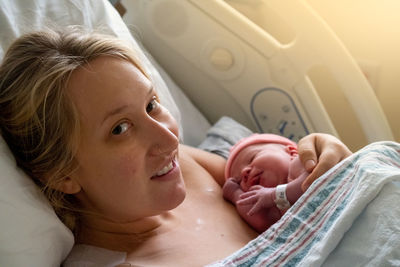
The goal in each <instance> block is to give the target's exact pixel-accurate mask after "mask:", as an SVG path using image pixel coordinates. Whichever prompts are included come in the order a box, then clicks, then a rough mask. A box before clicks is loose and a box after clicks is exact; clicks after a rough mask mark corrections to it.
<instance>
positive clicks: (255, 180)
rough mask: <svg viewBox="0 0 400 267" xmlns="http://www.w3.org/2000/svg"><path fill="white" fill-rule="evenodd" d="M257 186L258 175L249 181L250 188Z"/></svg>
mask: <svg viewBox="0 0 400 267" xmlns="http://www.w3.org/2000/svg"><path fill="white" fill-rule="evenodd" d="M258 184H260V175H258V176H256V177H255V178H253V179H252V180H251V181H250V186H253V185H258Z"/></svg>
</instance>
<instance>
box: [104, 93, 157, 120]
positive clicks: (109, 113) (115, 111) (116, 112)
mask: <svg viewBox="0 0 400 267" xmlns="http://www.w3.org/2000/svg"><path fill="white" fill-rule="evenodd" d="M153 92H154V88H153V86H152V87H150V88H149V90H148V92H147V96H149V95H151V94H152V93H153ZM129 106H130V104H125V105H122V106H119V107H117V108H115V109H112V110H110V111H109V112H107V113H106V115H105V116H104V119H103V123H104V122H105V121H106V120H107V119H108V118H109V117H112V116H114V115H116V114H118V113H121V112H122V111H123V110H124V109H126V108H128V107H129Z"/></svg>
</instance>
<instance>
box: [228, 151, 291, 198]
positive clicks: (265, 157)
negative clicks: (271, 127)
mask: <svg viewBox="0 0 400 267" xmlns="http://www.w3.org/2000/svg"><path fill="white" fill-rule="evenodd" d="M291 158H292V156H291V155H290V152H289V149H288V147H287V146H285V145H281V144H274V143H260V144H254V145H250V146H248V147H246V148H244V149H243V150H241V151H240V152H239V154H238V155H237V156H236V158H235V159H234V161H233V163H232V166H231V174H232V177H234V178H237V179H240V180H241V182H240V186H241V188H242V189H243V190H244V191H247V190H249V188H250V187H251V186H253V185H262V186H264V187H275V186H277V185H279V184H282V183H286V182H287V178H288V172H289V164H290V161H291Z"/></svg>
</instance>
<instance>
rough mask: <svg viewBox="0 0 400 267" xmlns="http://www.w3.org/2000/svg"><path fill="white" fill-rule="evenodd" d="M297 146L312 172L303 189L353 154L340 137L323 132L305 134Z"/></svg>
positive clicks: (302, 160) (302, 158) (306, 166)
mask: <svg viewBox="0 0 400 267" xmlns="http://www.w3.org/2000/svg"><path fill="white" fill-rule="evenodd" d="M297 147H298V152H299V156H300V160H301V162H302V163H303V165H304V167H305V168H306V170H307V171H308V172H310V173H311V174H310V175H309V176H308V177H307V178H306V180H305V181H304V182H303V184H302V189H303V191H305V190H307V188H308V187H309V186H310V185H311V184H312V182H314V181H315V180H316V179H317V178H318V177H319V176H321V175H322V174H324V173H325V172H326V171H327V170H329V169H330V168H332V167H333V166H334V165H336V163H338V162H340V161H342V160H343V159H345V158H347V157H348V156H350V155H351V154H352V152H351V151H350V150H349V149H348V148H347V146H346V145H345V144H343V143H342V142H341V141H340V140H339V139H337V138H336V137H334V136H332V135H329V134H322V133H314V134H310V135H307V136H305V137H304V138H303V139H301V140H300V141H299V143H298V145H297Z"/></svg>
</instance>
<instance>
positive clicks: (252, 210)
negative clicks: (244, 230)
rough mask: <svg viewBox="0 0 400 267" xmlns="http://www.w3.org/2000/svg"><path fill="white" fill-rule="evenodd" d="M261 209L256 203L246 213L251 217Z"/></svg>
mask: <svg viewBox="0 0 400 267" xmlns="http://www.w3.org/2000/svg"><path fill="white" fill-rule="evenodd" d="M261 208H262V205H261V204H260V202H257V203H256V204H254V206H253V207H252V208H251V209H250V210H249V212H248V213H247V215H249V216H253V215H254V214H256V213H257V212H258V211H259V210H260V209H261Z"/></svg>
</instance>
